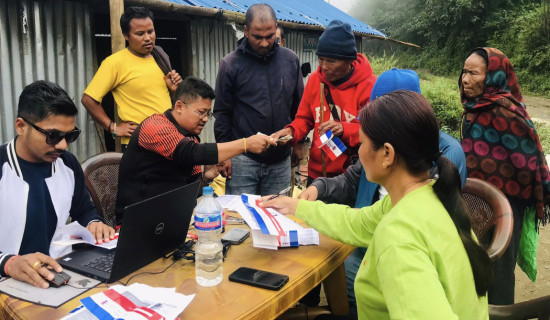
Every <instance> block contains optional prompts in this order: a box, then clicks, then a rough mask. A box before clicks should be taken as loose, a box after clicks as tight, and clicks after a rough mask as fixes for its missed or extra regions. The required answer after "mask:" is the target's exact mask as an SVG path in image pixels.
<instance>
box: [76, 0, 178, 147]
mask: <svg viewBox="0 0 550 320" xmlns="http://www.w3.org/2000/svg"><path fill="white" fill-rule="evenodd" d="M120 27H121V29H122V33H123V34H124V38H125V39H126V40H127V41H128V47H127V48H126V49H124V50H121V51H119V52H116V53H114V54H112V55H110V56H109V57H107V58H106V59H105V60H104V61H103V63H101V66H100V67H99V69H98V70H97V72H96V74H95V76H94V78H93V79H92V81H91V82H90V84H89V85H88V87H87V88H86V90H85V91H84V94H83V95H82V100H81V101H82V104H83V105H84V107H86V109H87V110H88V112H89V113H90V115H91V116H92V118H93V119H94V120H95V121H96V122H97V123H98V124H99V125H100V126H101V127H103V128H104V129H105V130H107V131H109V132H110V133H111V134H112V135H113V137H122V139H121V143H122V144H123V145H127V144H128V141H129V140H130V136H131V135H132V133H133V132H134V130H135V129H136V127H137V125H138V124H139V123H141V121H143V120H144V119H145V118H147V117H148V116H150V115H153V114H156V113H163V112H164V111H166V110H167V109H170V108H171V106H172V103H171V101H170V94H171V93H174V92H175V91H176V89H177V87H178V85H179V84H180V83H181V81H182V79H181V76H180V75H179V74H178V73H177V72H176V71H175V70H171V71H170V72H168V73H166V75H165V74H164V73H163V71H162V70H161V69H160V67H159V66H158V64H157V62H156V61H155V59H154V58H153V55H152V54H151V53H152V51H153V48H154V46H155V39H156V35H155V27H154V25H153V13H152V12H151V11H150V10H149V9H146V8H142V7H128V8H126V10H125V11H124V14H123V15H122V16H121V17H120ZM109 91H112V93H113V97H114V98H115V101H116V103H117V105H118V115H119V117H120V119H121V120H122V122H121V123H118V124H117V123H115V122H114V121H113V120H111V119H110V118H109V116H107V114H106V113H105V111H104V110H103V107H102V106H101V100H102V99H103V97H104V96H105V95H106V94H107V93H108V92H109Z"/></svg>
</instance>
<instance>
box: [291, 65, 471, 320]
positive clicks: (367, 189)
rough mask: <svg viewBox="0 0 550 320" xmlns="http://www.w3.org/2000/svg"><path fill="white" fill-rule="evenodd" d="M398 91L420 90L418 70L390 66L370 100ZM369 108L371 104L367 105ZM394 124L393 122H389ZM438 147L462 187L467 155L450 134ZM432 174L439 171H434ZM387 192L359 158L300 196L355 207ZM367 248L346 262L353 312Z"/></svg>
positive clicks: (316, 180) (381, 77)
mask: <svg viewBox="0 0 550 320" xmlns="http://www.w3.org/2000/svg"><path fill="white" fill-rule="evenodd" d="M396 90H409V91H414V92H418V93H421V92H420V79H419V78H418V75H417V74H416V72H414V71H412V70H406V69H391V70H388V71H386V72H384V73H382V74H381V75H380V76H379V77H378V79H377V80H376V83H375V84H374V87H373V88H372V92H371V98H370V101H373V100H374V99H376V98H378V97H379V96H381V95H384V94H386V93H389V92H392V91H396ZM367 108H368V105H367ZM390 125H391V124H390ZM439 148H440V151H441V152H442V154H443V155H444V156H445V157H447V158H448V159H449V160H451V162H453V163H454V165H455V166H456V167H457V169H458V173H459V174H460V179H461V182H462V186H464V183H466V177H467V173H466V157H465V155H464V151H463V150H462V146H461V145H460V143H459V142H458V141H456V139H454V138H453V137H451V136H450V135H448V134H446V133H444V132H443V131H440V132H439ZM431 175H432V176H433V177H436V176H437V172H435V171H434V172H432V173H431ZM386 194H387V192H386V190H385V189H384V188H383V187H380V186H379V185H378V184H376V183H373V182H370V181H368V180H367V178H366V175H365V170H364V169H363V166H362V165H361V162H360V161H357V162H356V163H355V164H353V165H351V166H349V167H348V169H347V170H346V172H344V173H342V174H340V175H338V176H336V177H333V178H318V179H315V181H313V183H312V184H311V185H310V186H309V187H308V188H307V189H306V190H304V192H302V193H301V194H300V196H299V198H300V199H306V200H310V201H314V200H323V201H326V202H328V203H341V204H347V205H349V206H354V207H355V208H363V207H366V206H370V205H372V204H373V203H375V202H376V201H378V200H380V199H382V198H383V197H384V196H385V195H386ZM366 250H367V249H366V248H357V249H355V251H353V252H352V253H351V255H350V256H349V257H348V258H347V259H346V261H345V262H344V265H345V268H346V282H347V287H348V299H349V303H350V313H351V314H353V315H355V314H356V313H357V306H356V303H355V293H354V290H353V288H354V281H355V276H356V275H357V270H358V269H359V265H360V264H361V261H362V260H363V257H364V256H365V252H366Z"/></svg>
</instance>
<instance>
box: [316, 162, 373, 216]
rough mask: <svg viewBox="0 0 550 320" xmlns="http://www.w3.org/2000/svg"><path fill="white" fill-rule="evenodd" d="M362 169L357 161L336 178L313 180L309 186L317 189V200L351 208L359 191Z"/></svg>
mask: <svg viewBox="0 0 550 320" xmlns="http://www.w3.org/2000/svg"><path fill="white" fill-rule="evenodd" d="M362 169H363V167H362V165H361V162H360V161H357V162H356V163H355V164H353V165H351V166H349V167H348V168H347V169H346V172H344V173H342V174H340V175H337V176H336V177H332V178H317V179H315V181H313V183H312V184H311V185H312V186H315V187H316V188H317V192H318V195H317V199H318V200H322V201H327V202H329V203H340V204H347V205H349V206H351V207H353V206H354V204H355V200H356V198H357V191H358V190H359V180H360V178H361V172H362Z"/></svg>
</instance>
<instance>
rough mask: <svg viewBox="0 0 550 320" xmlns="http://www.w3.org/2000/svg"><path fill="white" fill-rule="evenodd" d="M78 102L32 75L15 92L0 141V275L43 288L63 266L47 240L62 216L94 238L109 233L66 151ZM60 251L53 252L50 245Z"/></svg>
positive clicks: (77, 166)
mask: <svg viewBox="0 0 550 320" xmlns="http://www.w3.org/2000/svg"><path fill="white" fill-rule="evenodd" d="M77 112H78V111H77V109H76V106H75V104H74V102H73V101H72V100H71V98H69V96H68V95H67V93H66V92H65V91H64V90H63V89H61V88H60V87H59V86H58V85H56V84H54V83H51V82H46V81H37V82H34V83H32V84H30V85H28V86H26V87H25V89H24V90H23V92H22V93H21V96H20V97H19V104H18V110H17V119H16V120H15V130H16V132H17V136H16V137H15V139H13V140H12V141H10V142H9V143H7V144H4V145H2V146H0V165H1V166H2V170H1V172H0V276H2V277H5V276H10V277H12V278H14V279H17V280H20V281H24V282H28V283H30V284H32V285H34V286H37V287H42V288H47V287H48V283H47V282H46V281H45V280H44V279H49V280H52V279H53V277H54V275H53V273H52V272H50V271H49V270H48V268H47V267H51V268H53V269H54V270H55V271H58V272H60V271H62V268H61V266H60V265H59V264H58V263H57V262H56V261H55V260H54V259H53V258H52V257H50V255H55V254H56V253H55V252H53V251H56V252H57V251H58V250H55V249H54V247H51V244H50V243H51V240H52V238H53V237H54V234H55V232H56V230H57V229H58V228H59V227H61V226H63V225H65V223H66V221H67V218H69V217H71V219H72V220H73V221H78V223H80V224H81V225H82V226H84V227H86V228H87V229H88V230H89V231H90V232H91V233H92V235H93V236H94V239H95V240H96V241H97V242H98V243H102V242H103V241H105V242H107V241H109V240H111V239H113V238H114V234H115V231H114V230H113V228H111V227H109V226H107V225H105V224H104V223H103V222H102V220H103V219H102V218H101V217H100V216H99V214H98V213H97V211H96V209H95V207H94V205H93V204H92V202H91V201H90V194H89V193H88V190H87V189H86V185H85V183H84V173H83V172H82V168H81V167H80V164H79V163H78V160H77V159H76V158H75V156H74V155H72V154H71V153H69V152H67V151H65V150H66V149H67V147H68V145H69V144H70V143H71V142H74V141H75V140H76V138H78V135H79V134H80V130H78V128H76V127H75V116H76V114H77ZM57 253H60V252H57Z"/></svg>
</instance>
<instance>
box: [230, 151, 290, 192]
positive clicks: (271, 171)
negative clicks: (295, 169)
mask: <svg viewBox="0 0 550 320" xmlns="http://www.w3.org/2000/svg"><path fill="white" fill-rule="evenodd" d="M288 186H290V156H288V157H286V158H285V159H284V160H283V161H281V162H278V163H275V164H269V165H268V164H264V163H260V162H257V161H255V160H252V159H250V158H249V157H247V156H245V155H242V154H241V155H238V156H236V157H233V158H231V179H227V182H226V184H225V194H237V195H239V194H241V193H249V194H258V195H262V196H265V195H268V194H276V193H278V192H279V191H281V190H283V189H284V188H287V187H288Z"/></svg>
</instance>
